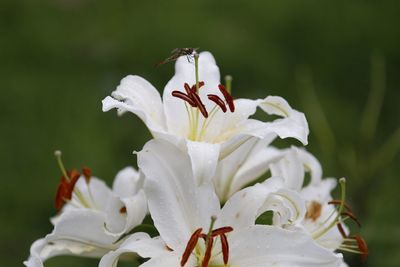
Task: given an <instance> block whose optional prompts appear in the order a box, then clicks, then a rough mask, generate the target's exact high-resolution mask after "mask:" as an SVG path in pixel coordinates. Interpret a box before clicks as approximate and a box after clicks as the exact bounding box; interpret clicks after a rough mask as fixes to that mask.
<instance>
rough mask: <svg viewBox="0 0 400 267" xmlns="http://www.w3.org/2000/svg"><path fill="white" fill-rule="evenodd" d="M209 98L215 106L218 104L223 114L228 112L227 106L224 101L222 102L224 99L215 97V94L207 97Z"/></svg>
mask: <svg viewBox="0 0 400 267" xmlns="http://www.w3.org/2000/svg"><path fill="white" fill-rule="evenodd" d="M207 97H208V99H210V100H211V101H213V102H214V103H215V104H217V105H218V106H219V107H220V108H221V110H222V112H224V113H225V112H226V110H227V109H226V105H225V103H224V101H222V99H221V98H220V97H219V96H217V95H213V94H209V95H207Z"/></svg>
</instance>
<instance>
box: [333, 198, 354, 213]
mask: <svg viewBox="0 0 400 267" xmlns="http://www.w3.org/2000/svg"><path fill="white" fill-rule="evenodd" d="M328 204H331V205H342V201H341V200H338V199H334V200H331V201H329V202H328ZM343 206H344V207H345V208H346V210H348V211H350V212H351V213H353V211H352V209H351V208H350V206H349V205H347V203H346V202H344V203H343Z"/></svg>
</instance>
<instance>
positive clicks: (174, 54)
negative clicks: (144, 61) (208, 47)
mask: <svg viewBox="0 0 400 267" xmlns="http://www.w3.org/2000/svg"><path fill="white" fill-rule="evenodd" d="M197 49H199V48H191V47H185V48H175V49H174V50H172V51H171V56H170V57H168V58H166V59H165V60H163V61H161V62H159V63H157V64H156V65H155V67H159V66H161V65H163V64H165V63H168V62H172V61H175V60H177V59H178V58H179V57H181V56H186V57H187V60H188V62H190V61H191V60H192V59H193V53H195V52H197Z"/></svg>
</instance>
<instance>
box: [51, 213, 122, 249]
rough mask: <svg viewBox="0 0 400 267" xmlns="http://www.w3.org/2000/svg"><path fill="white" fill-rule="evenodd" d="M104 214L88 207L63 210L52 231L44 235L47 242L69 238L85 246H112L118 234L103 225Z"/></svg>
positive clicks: (107, 247)
mask: <svg viewBox="0 0 400 267" xmlns="http://www.w3.org/2000/svg"><path fill="white" fill-rule="evenodd" d="M104 223H105V214H104V213H103V212H99V211H95V210H90V209H76V210H68V211H66V212H63V213H62V215H61V216H60V218H59V221H58V222H57V224H56V225H55V227H54V231H53V232H52V233H51V234H49V235H47V236H46V240H47V241H48V242H56V241H58V240H69V241H71V242H77V243H79V244H82V245H83V246H85V247H90V246H92V247H100V248H105V249H112V248H114V245H113V243H114V242H115V241H116V240H117V239H118V235H113V234H111V233H109V232H108V231H107V230H106V229H105V227H104Z"/></svg>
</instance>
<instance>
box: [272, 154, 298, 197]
mask: <svg viewBox="0 0 400 267" xmlns="http://www.w3.org/2000/svg"><path fill="white" fill-rule="evenodd" d="M282 155H284V156H283V158H282V159H280V160H279V161H277V162H274V163H271V165H270V168H271V174H272V175H273V176H279V177H282V178H284V179H285V187H286V188H289V189H292V190H296V191H300V190H301V188H302V186H303V182H304V165H303V163H302V162H301V161H300V159H299V156H298V153H297V150H295V149H289V150H286V151H283V152H282Z"/></svg>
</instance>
